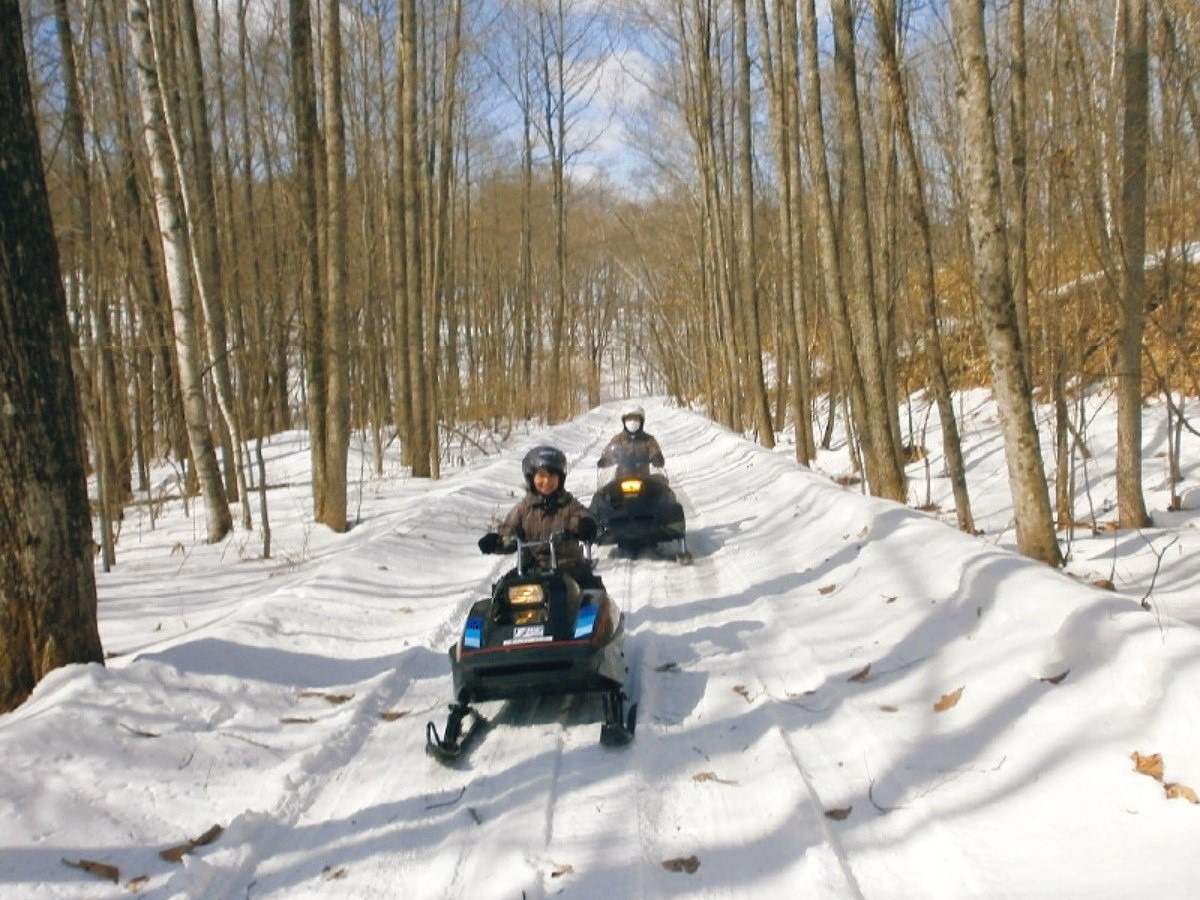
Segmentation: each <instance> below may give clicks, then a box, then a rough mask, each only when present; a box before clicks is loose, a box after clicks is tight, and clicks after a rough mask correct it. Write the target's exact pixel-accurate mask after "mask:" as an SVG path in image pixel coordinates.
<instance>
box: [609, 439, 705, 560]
mask: <svg viewBox="0 0 1200 900" xmlns="http://www.w3.org/2000/svg"><path fill="white" fill-rule="evenodd" d="M607 471H608V470H607V469H600V470H599V472H601V473H604V472H607ZM601 477H604V476H603V475H601ZM590 512H591V514H592V516H593V517H594V518H595V519H596V522H597V523H598V524H599V526H600V532H599V534H598V535H597V536H596V542H597V543H598V544H615V545H616V547H617V550H618V552H621V553H627V554H629V555H633V556H636V555H637V554H638V553H639V552H640V551H641V550H643V549H646V548H654V549H656V550H657V547H658V545H659V544H661V543H665V542H668V541H669V542H672V543H674V545H675V559H676V560H677V561H678V562H680V563H683V564H684V565H687V564H689V563H691V561H692V554H691V553H690V552H688V548H687V538H686V532H687V525H686V522H685V520H684V515H683V506H682V505H681V504H680V503H679V501H678V500H677V499H676V497H675V493H674V492H673V491H672V490H671V486H670V484H669V483H668V482H667V476H666V475H665V474H663V473H662V472H661V471H654V470H652V469H651V467H650V461H649V459H648V458H646V456H645V454H644V453H642V452H639V451H638V450H637V449H634V450H629V451H627V452H625V453H624V455H622V456H620V457H618V458H617V459H616V461H615V465H614V466H613V468H612V475H611V477H610V478H609V480H608V481H606V482H604V483H603V484H601V485H600V486H599V487H597V488H596V493H595V494H593V495H592V502H591V506H590Z"/></svg>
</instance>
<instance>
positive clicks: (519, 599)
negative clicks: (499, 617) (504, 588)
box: [508, 584, 546, 606]
mask: <svg viewBox="0 0 1200 900" xmlns="http://www.w3.org/2000/svg"><path fill="white" fill-rule="evenodd" d="M545 597H546V595H545V592H544V591H543V590H542V586H541V585H540V584H514V585H512V586H511V587H509V589H508V602H509V603H511V604H512V605H513V606H534V605H536V604H538V603H541V602H542V600H544V599H545Z"/></svg>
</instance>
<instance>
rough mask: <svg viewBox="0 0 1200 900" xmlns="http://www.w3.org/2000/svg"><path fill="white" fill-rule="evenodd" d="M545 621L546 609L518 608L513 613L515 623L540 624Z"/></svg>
mask: <svg viewBox="0 0 1200 900" xmlns="http://www.w3.org/2000/svg"><path fill="white" fill-rule="evenodd" d="M545 621H546V611H545V610H544V609H518V610H516V611H515V612H514V613H513V625H517V626H520V625H540V624H542V623H544V622H545Z"/></svg>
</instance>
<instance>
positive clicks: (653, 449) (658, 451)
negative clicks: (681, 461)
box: [650, 438, 667, 466]
mask: <svg viewBox="0 0 1200 900" xmlns="http://www.w3.org/2000/svg"><path fill="white" fill-rule="evenodd" d="M666 464H667V461H666V459H664V458H663V452H662V447H660V446H659V445H658V440H657V439H656V438H650V465H652V466H665V465H666Z"/></svg>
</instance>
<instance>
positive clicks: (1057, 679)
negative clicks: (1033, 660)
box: [1038, 669, 1071, 684]
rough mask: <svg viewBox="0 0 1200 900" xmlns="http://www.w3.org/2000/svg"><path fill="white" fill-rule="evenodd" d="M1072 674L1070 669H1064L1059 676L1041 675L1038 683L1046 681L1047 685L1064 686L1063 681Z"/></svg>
mask: <svg viewBox="0 0 1200 900" xmlns="http://www.w3.org/2000/svg"><path fill="white" fill-rule="evenodd" d="M1070 674H1071V670H1070V669H1063V670H1062V671H1061V672H1059V673H1058V674H1057V675H1040V676H1038V681H1044V682H1046V684H1062V681H1063V679H1064V678H1066V677H1067V676H1068V675H1070Z"/></svg>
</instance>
